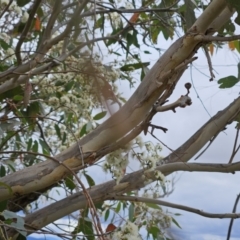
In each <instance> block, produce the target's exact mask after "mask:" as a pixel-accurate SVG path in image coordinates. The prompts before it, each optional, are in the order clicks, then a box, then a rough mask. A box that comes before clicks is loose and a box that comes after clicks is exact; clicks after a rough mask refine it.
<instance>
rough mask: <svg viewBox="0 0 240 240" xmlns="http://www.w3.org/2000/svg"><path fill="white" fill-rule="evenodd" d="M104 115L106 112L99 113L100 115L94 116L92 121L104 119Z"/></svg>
mask: <svg viewBox="0 0 240 240" xmlns="http://www.w3.org/2000/svg"><path fill="white" fill-rule="evenodd" d="M106 114H107V112H106V111H103V112H100V113H98V114H96V115H95V116H94V117H93V119H94V120H100V119H102V118H104V117H105V116H106Z"/></svg>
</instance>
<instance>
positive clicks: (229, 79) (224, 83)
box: [218, 76, 239, 88]
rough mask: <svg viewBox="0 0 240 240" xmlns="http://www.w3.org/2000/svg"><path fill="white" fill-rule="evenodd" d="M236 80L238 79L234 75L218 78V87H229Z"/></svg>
mask: <svg viewBox="0 0 240 240" xmlns="http://www.w3.org/2000/svg"><path fill="white" fill-rule="evenodd" d="M238 82H239V80H238V79H237V78H236V77H234V76H228V77H225V78H221V79H219V80H218V84H220V86H219V88H231V87H233V86H234V85H235V84H236V83H238Z"/></svg>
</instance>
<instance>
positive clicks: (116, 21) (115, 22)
mask: <svg viewBox="0 0 240 240" xmlns="http://www.w3.org/2000/svg"><path fill="white" fill-rule="evenodd" d="M110 19H111V20H112V23H113V25H114V27H116V28H117V27H118V26H119V25H120V23H121V18H120V16H119V14H118V13H116V12H113V13H110Z"/></svg>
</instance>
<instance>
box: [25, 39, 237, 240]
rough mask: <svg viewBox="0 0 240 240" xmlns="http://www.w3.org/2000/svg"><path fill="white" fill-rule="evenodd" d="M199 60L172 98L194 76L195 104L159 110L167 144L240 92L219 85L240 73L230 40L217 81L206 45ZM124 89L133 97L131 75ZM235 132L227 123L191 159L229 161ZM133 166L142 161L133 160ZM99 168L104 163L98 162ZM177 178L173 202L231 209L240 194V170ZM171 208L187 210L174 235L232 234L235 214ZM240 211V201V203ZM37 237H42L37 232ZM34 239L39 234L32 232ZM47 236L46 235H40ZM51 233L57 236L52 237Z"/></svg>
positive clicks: (216, 62)
mask: <svg viewBox="0 0 240 240" xmlns="http://www.w3.org/2000/svg"><path fill="white" fill-rule="evenodd" d="M171 43H172V42H171V41H168V42H166V41H165V40H164V41H162V38H161V37H160V38H159V41H158V45H159V46H160V47H161V48H162V49H167V48H168V46H169V45H170V44H171ZM197 56H198V60H196V61H195V62H194V63H193V66H192V67H190V68H189V69H188V70H186V72H185V73H184V75H183V76H182V78H181V79H180V81H179V83H178V85H177V86H176V88H175V91H174V93H173V94H172V96H171V97H170V101H169V102H170V103H171V102H172V101H175V100H177V99H178V98H179V97H180V96H181V95H185V94H186V89H185V88H184V84H185V83H186V82H191V83H192V84H193V85H194V88H195V89H196V92H195V91H194V89H193V88H191V90H190V97H191V99H192V102H193V103H192V105H191V106H189V107H186V108H183V109H182V108H178V109H176V111H177V112H176V113H173V112H172V111H169V112H164V113H158V114H157V115H156V116H155V117H154V119H153V124H157V125H160V126H163V127H166V128H168V131H167V133H163V132H162V131H156V132H155V135H156V136H157V137H158V138H160V140H161V141H162V142H164V143H165V144H167V146H169V147H170V148H171V149H177V148H178V147H179V146H180V145H181V144H183V143H184V142H185V141H186V140H187V139H188V138H189V137H191V135H193V134H194V133H195V132H196V131H197V130H198V129H199V128H200V127H201V126H202V125H203V124H204V123H205V122H206V121H208V120H209V119H210V117H211V116H213V115H214V114H216V113H217V112H218V111H220V110H222V109H223V108H225V107H226V106H228V105H229V103H231V102H232V101H233V100H234V99H236V98H237V97H238V96H239V92H240V88H239V86H240V85H239V84H238V85H236V86H235V87H233V88H231V89H227V90H223V89H219V88H218V86H219V85H218V84H217V80H219V79H220V78H223V77H226V76H228V75H234V76H237V75H238V71H237V63H238V62H239V54H238V53H237V52H236V51H235V52H232V51H231V50H230V49H229V48H228V46H227V45H224V46H223V49H220V50H218V52H217V53H216V51H215V52H214V54H213V56H212V57H211V60H212V63H213V67H214V70H215V75H216V78H215V80H214V81H212V82H210V81H209V78H210V77H209V70H208V65H207V60H206V57H205V55H204V54H203V52H202V50H201V49H200V50H199V51H198V53H197ZM158 57H159V55H158V53H153V54H152V55H142V58H143V59H142V60H144V61H150V62H151V65H152V64H154V63H155V62H156V61H157V59H158ZM119 89H120V92H121V91H122V92H123V94H124V95H125V96H126V97H127V98H128V97H130V95H131V94H132V93H133V91H134V90H133V89H132V90H129V85H128V83H127V81H125V82H123V83H119ZM234 138H235V123H233V124H231V125H229V126H227V130H225V131H224V132H221V133H220V134H219V136H218V137H217V139H216V140H215V141H214V142H213V144H212V145H211V147H210V148H209V149H208V150H207V151H206V152H205V153H204V154H203V155H202V156H201V157H200V158H199V159H197V160H194V158H193V159H191V160H190V162H199V163H227V162H228V160H229V158H230V155H231V151H232V147H233V142H234ZM144 139H145V140H151V141H152V142H156V140H155V139H153V138H152V137H151V136H149V135H147V136H145V137H144ZM169 153H170V151H169V150H168V149H166V148H163V151H162V156H167V155H168V154H169ZM239 156H240V154H237V155H236V157H235V159H234V161H238V160H239ZM130 165H131V167H132V166H134V165H136V162H131V164H130ZM98 169H99V167H98ZM95 170H96V169H95V168H90V169H89V170H88V173H89V174H90V175H91V176H95V175H96V174H94V172H95ZM173 177H174V179H175V180H176V182H175V184H174V191H173V193H172V194H170V195H169V196H168V197H166V198H164V199H163V200H165V201H169V202H172V203H178V204H182V205H187V206H190V207H194V208H197V209H201V210H203V211H206V212H211V213H230V212H231V211H232V208H233V205H234V202H235V199H236V196H237V194H239V193H240V188H239V179H240V173H235V174H225V173H202V172H201V173H196V172H195V173H188V172H177V173H174V174H172V175H170V176H168V179H169V180H172V179H173ZM95 180H96V182H104V181H107V180H110V178H109V176H106V175H104V174H102V175H101V176H98V177H97V178H96V177H95ZM165 209H168V210H169V211H171V212H174V213H180V214H181V215H180V216H178V217H175V219H176V220H177V221H178V223H179V224H180V226H181V229H179V228H177V227H176V226H172V228H171V229H170V233H171V235H172V236H173V237H174V238H175V239H179V240H223V239H226V236H227V231H228V226H229V222H230V220H229V219H209V218H205V217H202V216H199V215H196V214H193V213H188V212H185V211H181V210H178V209H170V208H165ZM237 212H240V206H239V207H238V208H237ZM239 225H240V219H238V220H235V221H234V224H233V228H232V234H231V236H232V237H231V240H238V239H239V240H240V227H239ZM33 236H34V237H38V239H39V236H37V235H36V234H34V235H33ZM28 239H30V240H32V239H33V238H30V237H29V238H28ZM40 239H44V238H40ZM47 239H51V238H47Z"/></svg>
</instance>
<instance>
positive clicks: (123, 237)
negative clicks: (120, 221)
mask: <svg viewBox="0 0 240 240" xmlns="http://www.w3.org/2000/svg"><path fill="white" fill-rule="evenodd" d="M112 239H115V240H128V239H132V240H141V239H142V238H141V237H140V236H139V233H138V227H137V225H136V224H134V223H132V222H130V221H126V223H125V224H124V225H123V226H122V227H121V228H120V231H117V232H115V233H114V234H113V237H112Z"/></svg>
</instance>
